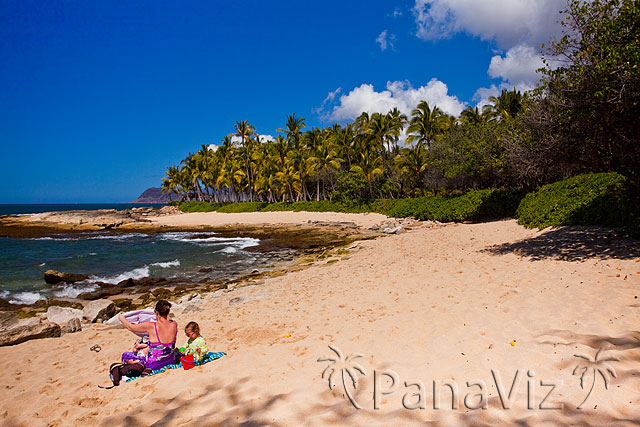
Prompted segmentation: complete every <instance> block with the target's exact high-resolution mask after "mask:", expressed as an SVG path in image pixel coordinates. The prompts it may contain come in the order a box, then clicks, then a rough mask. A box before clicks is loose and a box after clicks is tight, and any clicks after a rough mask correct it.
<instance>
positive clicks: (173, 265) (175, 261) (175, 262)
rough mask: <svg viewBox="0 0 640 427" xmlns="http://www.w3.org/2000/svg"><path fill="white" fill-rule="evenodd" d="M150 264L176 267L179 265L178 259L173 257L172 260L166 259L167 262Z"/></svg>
mask: <svg viewBox="0 0 640 427" xmlns="http://www.w3.org/2000/svg"><path fill="white" fill-rule="evenodd" d="M151 265H155V266H157V267H161V268H169V267H178V266H179V265H180V261H179V260H177V259H174V260H173V261H167V262H154V263H153V264H151Z"/></svg>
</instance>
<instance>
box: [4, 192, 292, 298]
mask: <svg viewBox="0 0 640 427" xmlns="http://www.w3.org/2000/svg"><path fill="white" fill-rule="evenodd" d="M7 206H13V207H11V208H7ZM16 206H21V207H16ZM48 206H55V207H54V208H52V209H54V210H59V206H60V205H48ZM65 206H67V207H71V206H73V208H75V209H87V208H88V207H89V206H93V209H105V207H106V206H110V207H109V208H115V207H114V205H65ZM117 206H123V207H124V208H130V207H132V205H130V204H127V205H117ZM41 207H43V205H2V208H3V209H4V210H3V211H0V213H2V212H5V213H7V212H10V211H11V212H17V211H19V213H27V212H36V211H37V210H38V209H40V208H41ZM70 209H71V208H70ZM70 209H67V210H70ZM41 212H42V210H41ZM258 243H259V240H257V239H253V238H241V237H238V238H227V237H220V236H218V235H216V234H215V233H202V232H198V233H195V232H169V233H159V234H154V235H146V234H142V233H110V232H87V233H80V234H77V233H75V234H57V235H52V236H49V237H41V238H33V239H26V238H25V239H14V238H0V298H5V299H7V300H9V301H11V302H14V303H22V304H32V303H34V302H35V301H37V300H38V299H41V298H47V297H75V296H77V295H78V294H79V293H81V292H87V291H90V290H93V289H97V286H96V285H94V284H92V283H95V282H107V283H113V284H117V283H118V282H120V281H122V280H125V279H128V278H133V279H140V278H143V277H165V278H167V279H172V278H176V279H185V278H186V279H190V280H192V281H194V282H197V281H200V280H202V279H207V280H227V279H232V278H235V277H237V276H239V275H242V274H246V273H248V272H251V271H252V270H254V269H261V267H263V266H268V265H270V264H271V263H272V262H273V261H274V260H276V259H280V258H279V257H280V255H281V253H274V252H271V253H260V252H251V251H250V248H252V247H254V246H256V245H258ZM205 267H208V268H211V269H212V271H211V272H208V273H202V272H200V271H199V270H200V269H202V268H205ZM49 269H53V270H58V271H63V272H69V273H82V274H88V275H90V279H89V280H87V281H85V282H81V283H76V284H74V285H65V286H63V287H60V286H51V285H48V284H46V283H45V282H44V272H45V271H46V270H49Z"/></svg>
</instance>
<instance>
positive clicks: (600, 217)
mask: <svg viewBox="0 0 640 427" xmlns="http://www.w3.org/2000/svg"><path fill="white" fill-rule="evenodd" d="M639 10H640V9H639V6H638V2H637V1H631V0H626V1H622V2H620V1H616V0H609V1H595V2H589V3H588V4H587V3H585V2H583V1H574V2H572V3H570V6H569V9H567V10H566V11H565V12H564V13H565V19H564V20H563V21H562V23H563V25H564V27H565V31H564V36H563V37H562V38H561V39H560V40H555V41H552V42H551V43H550V45H549V46H548V47H547V48H546V56H545V62H546V64H547V65H546V67H545V68H543V69H541V70H539V72H540V75H541V81H540V83H539V85H538V87H537V88H535V89H534V90H532V91H528V92H526V93H524V94H523V93H521V92H520V91H518V90H516V89H515V88H514V89H511V90H509V89H503V90H502V91H501V93H500V94H499V95H498V96H492V97H491V98H489V102H488V103H487V104H486V105H483V106H481V107H478V106H475V107H472V106H469V107H467V108H466V109H465V110H464V111H462V112H461V114H460V115H459V116H458V117H454V116H451V115H449V114H446V113H444V112H443V111H442V110H441V109H440V108H438V106H437V105H430V104H429V102H427V101H426V100H423V101H420V102H419V103H418V104H417V105H416V106H415V108H414V109H413V110H412V111H411V114H410V116H407V115H405V114H403V113H402V112H401V111H399V110H398V109H397V108H394V109H392V110H391V111H388V112H386V113H383V112H373V113H369V112H362V113H361V114H360V116H359V117H357V118H356V119H355V121H353V122H351V123H343V124H339V123H334V124H332V125H331V126H328V127H325V128H312V129H308V128H307V127H306V120H305V118H304V117H300V116H298V115H296V114H295V113H294V114H291V115H287V117H286V123H285V125H284V127H282V128H278V129H277V131H278V132H280V133H281V134H280V135H278V136H276V137H275V139H273V140H268V141H265V140H262V139H261V137H260V136H259V133H258V131H257V130H256V129H255V127H254V126H252V125H251V124H250V123H249V122H248V121H247V120H240V121H237V122H236V123H235V124H234V125H233V132H230V133H229V134H228V135H226V136H223V137H222V140H221V143H220V144H219V145H209V146H206V145H202V146H201V147H200V149H199V150H198V151H197V152H195V153H192V154H189V155H188V156H187V157H186V158H185V159H184V160H182V162H181V163H180V165H177V166H171V167H169V169H168V170H167V172H166V177H165V178H164V179H163V183H162V189H163V191H165V192H168V193H171V194H172V193H176V194H177V195H178V196H179V198H180V199H181V200H182V201H187V202H189V201H192V202H206V203H213V204H214V205H211V206H209V208H208V209H211V210H215V209H217V208H218V207H219V205H220V204H228V203H237V202H260V203H276V202H278V203H283V202H285V203H296V202H310V201H314V202H320V201H331V202H332V203H333V205H332V206H333V207H334V209H336V207H337V206H341V207H342V208H344V207H345V206H350V207H352V208H353V207H354V206H366V208H364V210H367V209H368V210H371V209H373V210H375V209H376V207H375V206H373V205H371V203H372V202H374V201H376V200H381V199H382V200H384V199H386V200H397V199H410V198H418V199H416V202H415V203H414V205H416V204H419V203H422V204H424V203H426V204H427V205H428V204H433V203H435V204H438V203H452V200H453V199H455V198H456V197H457V198H458V199H459V198H460V197H462V196H463V195H465V194H467V195H469V194H471V193H473V192H474V191H476V190H487V189H501V190H500V191H503V192H504V191H506V190H508V191H510V196H509V197H506V198H505V197H503V198H502V199H500V201H498V204H501V205H503V206H502V207H500V208H498V209H497V210H496V209H492V208H489V211H486V209H484V211H486V212H485V213H484V214H479V213H478V212H477V210H478V209H480V210H483V209H481V207H480V205H478V206H476V207H475V208H473V209H472V210H473V213H471V214H469V215H466V214H463V215H462V216H459V215H458V216H456V215H444V216H440V217H438V218H443V219H449V220H463V219H473V218H478V216H479V215H480V216H500V215H505V214H506V215H510V216H513V215H516V216H517V215H519V216H517V217H518V218H519V219H520V220H521V223H524V224H527V225H536V226H543V225H544V226H546V225H561V224H564V223H567V224H569V223H606V224H609V225H621V224H628V223H630V222H631V223H634V222H636V220H635V219H634V218H635V216H636V215H635V213H634V212H637V209H636V208H637V206H638V201H637V199H638V197H637V196H634V194H637V193H638V191H636V189H637V188H638V181H639V180H638V174H637V165H638V164H640V148H639V147H640V144H639V143H638V142H639V141H638V135H640V129H639V127H640V126H639V124H638V123H639V120H638V117H639V116H640V114H639V113H640V111H639V109H640V108H639V102H638V98H639V93H640V92H639V91H640V77H639V76H640V74H639V73H640V72H639V70H640V66H639V64H640V53H639V52H640V47H639V46H640V43H638V40H639V36H638V35H639V34H640V30H639V26H640V24H639V23H640V19H639V18H640V13H639ZM559 58H560V59H559ZM558 64H560V65H558ZM584 174H588V175H587V178H584ZM567 179H569V181H566V180H567ZM571 179H574V180H575V179H577V180H578V181H579V182H580V183H581V184H576V183H575V182H573V181H571ZM563 180H565V181H563ZM550 183H554V184H551V185H555V186H556V188H555V189H552V190H549V189H547V190H546V192H544V191H543V192H542V193H538V194H537V196H536V197H537V199H536V198H535V197H534V196H533V195H532V194H533V193H534V192H535V191H536V190H542V189H544V188H545V187H542V186H543V185H545V184H550ZM576 185H578V186H582V187H584V188H583V190H584V191H583V193H584V197H587V199H588V200H587V199H584V200H580V198H578V200H579V201H578V202H577V203H578V204H590V203H591V205H589V206H590V208H589V209H587V208H581V209H582V210H581V211H580V212H579V213H578V214H576V213H575V212H574V213H573V214H571V215H569V214H566V215H564V214H563V215H564V216H562V215H561V216H562V217H557V218H541V217H540V215H541V214H540V212H541V211H544V209H545V208H544V205H553V204H554V203H556V202H557V201H553V200H551V199H552V198H553V197H560V194H562V191H560V190H562V189H564V190H567V189H570V188H573V187H575V186H576ZM593 188H597V189H598V191H596V193H597V196H593V194H594V192H593ZM492 191H493V190H492ZM494 192H495V191H494ZM525 194H529V196H527V197H525V198H524V199H522V197H523V196H524V195H525ZM572 194H573V193H572ZM589 194H591V195H592V196H593V197H591V196H589ZM425 197H426V198H430V199H429V200H425ZM468 197H471V196H468ZM550 197H551V199H550ZM589 197H591V199H589ZM611 197H613V199H614V202H615V203H616V205H617V206H619V207H620V208H621V212H622V213H620V214H619V215H618V216H617V217H616V218H610V217H609V214H608V213H607V211H610V209H607V208H606V204H607V203H611V201H610V200H609V199H610V198H611ZM534 199H535V200H534ZM592 199H593V200H592ZM420 200H422V201H421V202H420ZM479 200H481V202H482V203H484V201H485V200H484V198H482V197H480V198H479ZM505 200H507V201H506V202H505ZM514 200H515V201H514ZM521 200H522V202H521ZM572 200H576V198H575V194H573V195H572ZM458 201H459V200H458ZM534 202H535V203H534ZM505 203H506V204H507V205H509V206H506V207H505V206H504V204H505ZM523 203H524V205H523ZM532 203H533V204H532ZM383 205H384V206H385V209H386V211H385V213H387V214H392V215H395V214H398V215H400V212H398V209H395V211H394V209H391V210H389V206H392V205H393V204H392V203H391V204H389V203H387V204H383ZM476 205H477V203H476ZM194 206H195V205H194V204H193V203H192V204H191V205H190V207H189V205H185V206H184V207H183V208H184V209H194ZM216 206H218V207H216ZM305 206H306V208H307V209H314V208H313V206H312V205H310V204H306V205H305ZM393 206H395V205H393ZM416 206H417V205H416ZM262 207H263V205H252V206H248V205H246V206H244V208H241V207H238V208H237V209H254V210H255V209H260V208H262ZM396 207H397V206H396ZM316 208H318V206H316ZM406 208H407V206H405V209H400V210H401V211H403V212H404V216H416V217H422V218H424V219H436V217H437V215H436V216H434V215H433V214H429V213H425V209H426V208H424V206H423V208H418V207H415V206H414V207H413V208H410V209H408V210H407V209H406ZM195 209H207V208H203V206H200V207H199V208H195ZM416 209H417V211H416ZM443 209H445V210H446V209H450V208H449V207H444V208H443ZM516 209H517V210H518V212H519V213H520V214H517V213H516ZM547 209H549V206H547ZM427 210H429V209H427ZM492 210H493V211H492ZM585 210H586V211H585ZM534 211H535V215H534V216H538V218H534V217H530V218H529V219H525V218H524V217H525V216H526V215H527V212H530V213H531V212H534ZM587 211H588V212H587ZM556 214H557V213H553V212H551V213H549V215H551V216H554V215H556ZM400 216H402V215H400ZM530 216H531V215H530ZM543 216H544V215H543ZM556 216H557V215H556Z"/></svg>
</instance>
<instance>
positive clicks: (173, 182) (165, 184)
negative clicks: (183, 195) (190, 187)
mask: <svg viewBox="0 0 640 427" xmlns="http://www.w3.org/2000/svg"><path fill="white" fill-rule="evenodd" d="M165 175H166V176H165V177H164V178H162V186H161V189H160V191H161V192H162V193H169V200H171V194H173V193H175V194H180V192H181V191H180V180H181V176H180V168H178V167H177V166H170V167H169V169H168V170H167V171H166V172H165Z"/></svg>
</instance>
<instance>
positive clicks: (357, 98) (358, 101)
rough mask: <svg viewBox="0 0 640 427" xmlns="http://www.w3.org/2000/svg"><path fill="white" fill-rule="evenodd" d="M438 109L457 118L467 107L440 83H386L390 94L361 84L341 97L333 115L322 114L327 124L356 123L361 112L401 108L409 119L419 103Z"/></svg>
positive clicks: (433, 81) (331, 113) (332, 111)
mask: <svg viewBox="0 0 640 427" xmlns="http://www.w3.org/2000/svg"><path fill="white" fill-rule="evenodd" d="M422 100H424V101H427V102H428V103H429V105H430V106H432V107H433V106H437V107H439V108H440V109H441V110H442V111H444V112H446V113H448V114H452V115H455V116H457V115H458V114H460V112H461V111H462V110H463V109H464V108H465V104H464V103H462V102H460V101H459V100H458V98H457V97H455V96H452V95H449V94H448V88H447V85H446V84H444V83H443V82H441V81H440V80H437V79H431V81H429V83H427V84H426V85H425V86H420V87H418V88H414V87H412V86H411V84H409V82H407V81H394V82H387V90H383V91H381V92H376V90H375V89H374V88H373V85H371V84H366V83H364V84H362V85H360V86H358V87H356V88H354V89H353V90H351V91H350V92H349V93H348V94H345V95H342V96H340V99H339V101H338V103H337V104H336V105H334V106H333V108H332V109H331V111H327V112H325V113H324V114H322V116H323V118H324V119H326V120H335V121H344V120H354V119H355V118H356V117H358V116H359V115H360V114H361V113H362V112H367V113H370V114H371V113H387V112H389V110H391V109H393V108H394V107H395V108H398V110H400V111H401V112H402V113H404V114H406V115H408V116H410V115H411V111H412V110H413V109H414V108H415V107H416V106H417V105H418V103H419V102H420V101H422Z"/></svg>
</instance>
